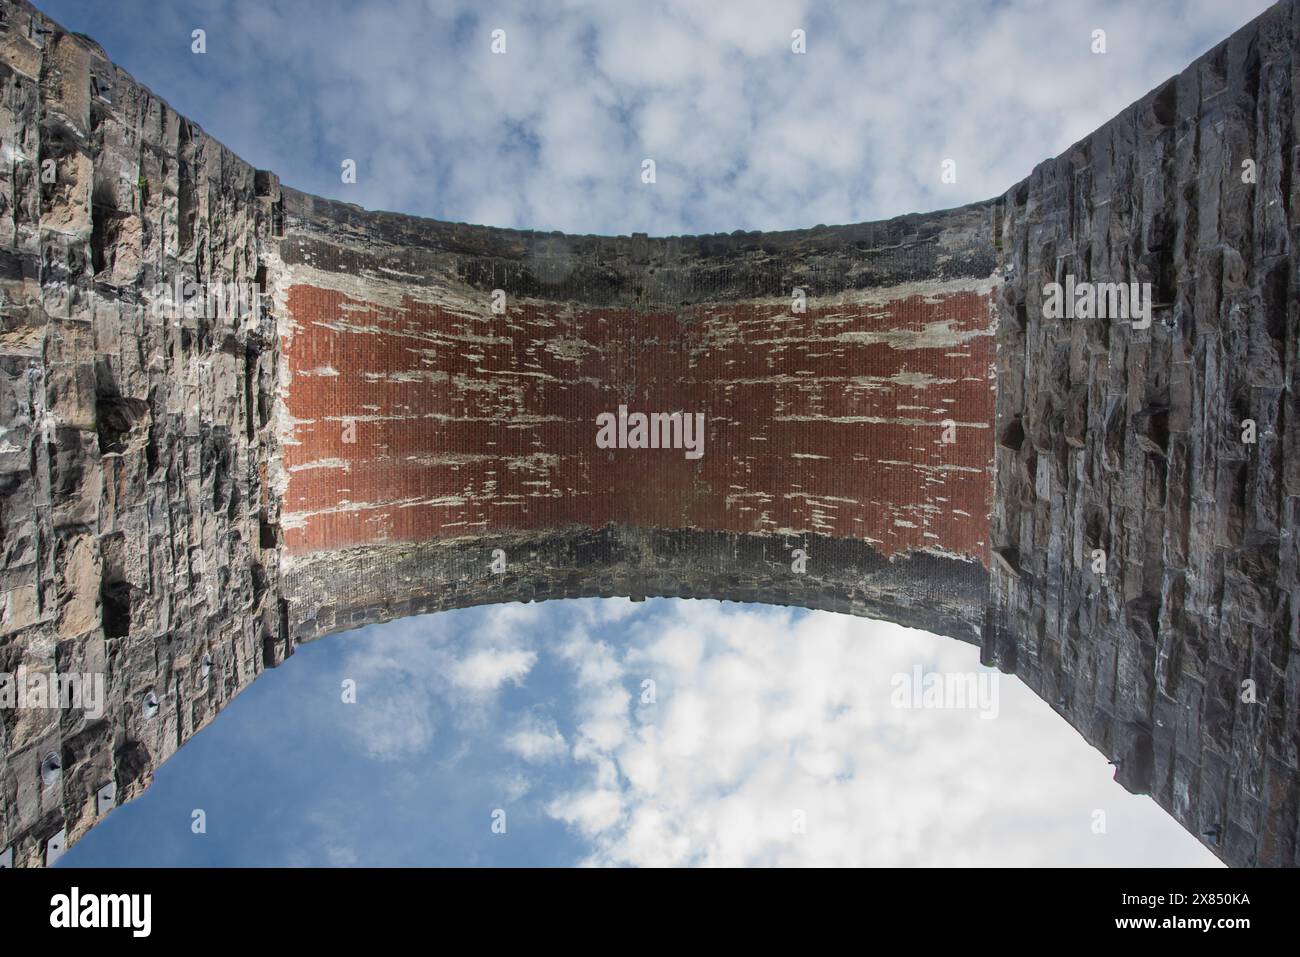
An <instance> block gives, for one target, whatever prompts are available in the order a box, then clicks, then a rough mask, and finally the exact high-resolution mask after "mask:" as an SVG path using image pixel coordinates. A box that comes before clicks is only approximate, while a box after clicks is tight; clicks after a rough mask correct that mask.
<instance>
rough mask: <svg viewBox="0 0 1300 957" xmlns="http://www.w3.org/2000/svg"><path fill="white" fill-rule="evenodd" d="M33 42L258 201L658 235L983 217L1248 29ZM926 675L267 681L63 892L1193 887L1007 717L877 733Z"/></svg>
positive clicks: (104, 838)
mask: <svg viewBox="0 0 1300 957" xmlns="http://www.w3.org/2000/svg"><path fill="white" fill-rule="evenodd" d="M41 6H42V9H44V10H45V11H46V12H48V13H49V14H50V15H51V16H53V17H54V18H56V19H57V20H59V21H60V22H62V23H63V24H64V25H65V26H66V27H68V28H69V29H72V30H77V31H79V32H83V33H86V34H88V35H90V36H92V37H94V38H95V39H97V40H98V41H100V42H101V43H102V44H103V45H104V47H105V48H106V49H107V51H108V53H109V55H110V56H111V57H112V58H113V59H114V60H115V61H116V62H117V63H119V64H120V65H122V66H123V67H124V68H125V69H127V70H128V71H130V72H131V73H132V74H134V76H135V77H136V78H137V79H138V80H140V81H141V82H143V83H144V84H146V85H148V86H149V87H151V88H152V89H153V90H154V91H155V92H157V93H159V94H160V95H162V96H164V97H165V98H166V99H167V100H168V101H169V102H170V103H171V104H172V105H173V106H174V107H175V108H177V109H178V110H180V111H181V112H182V113H184V114H186V115H188V116H189V117H191V118H192V119H194V120H196V121H197V122H199V123H200V124H201V125H202V126H203V127H204V129H206V130H207V131H208V132H209V133H211V134H212V135H214V136H215V137H217V138H218V139H220V140H221V141H223V142H224V143H226V144H227V145H228V146H230V147H231V148H232V149H233V150H235V151H236V152H237V153H239V154H240V155H241V156H243V157H244V158H245V159H246V160H248V161H249V162H251V163H253V164H255V165H257V166H259V167H262V168H267V169H273V170H275V171H276V172H278V173H279V174H280V176H281V178H282V180H283V181H284V182H285V183H286V184H287V185H290V186H294V187H296V188H299V189H303V190H306V191H308V192H313V193H317V194H320V195H324V196H330V197H334V198H338V199H343V200H346V201H349V202H354V203H358V204H360V205H363V206H367V207H370V208H378V209H391V210H399V211H404V212H410V213H417V214H423V215H428V216H433V217H437V218H440V219H447V220H457V221H465V222H475V223H487V224H491V225H497V226H515V227H530V228H538V229H545V230H551V229H560V230H564V231H568V232H590V233H629V232H647V233H650V234H652V235H656V234H657V235H669V234H674V233H696V232H715V231H722V232H727V231H731V230H734V229H775V228H795V227H802V226H811V225H815V224H818V223H844V222H853V221H859V220H869V219H880V218H885V217H889V216H893V215H898V214H902V213H908V212H914V211H924V210H932V209H938V208H944V207H949V206H955V205H960V204H962V203H966V202H971V201H975V200H981V199H985V198H988V197H990V196H993V195H995V194H998V193H1001V192H1003V191H1004V190H1006V189H1007V188H1008V187H1009V186H1011V185H1012V184H1013V183H1015V182H1016V181H1018V180H1019V179H1021V178H1023V177H1024V176H1025V175H1027V174H1028V173H1029V172H1030V170H1031V169H1032V168H1033V166H1034V164H1035V163H1037V162H1038V161H1040V160H1042V159H1043V158H1045V157H1048V156H1051V155H1054V154H1057V153H1059V152H1061V151H1062V150H1064V149H1066V148H1067V147H1068V146H1069V145H1070V144H1071V143H1073V142H1074V141H1076V140H1078V139H1079V138H1081V137H1082V136H1084V135H1086V134H1087V133H1088V132H1090V131H1091V130H1092V129H1094V128H1095V127H1097V126H1098V125H1100V124H1101V123H1103V122H1104V121H1105V120H1106V119H1108V118H1109V117H1111V116H1112V115H1114V114H1115V113H1116V112H1118V111H1119V110H1121V109H1122V108H1123V107H1124V106H1126V105H1127V104H1129V103H1130V102H1132V101H1133V100H1135V99H1137V98H1138V97H1139V96H1141V95H1142V94H1143V93H1145V92H1146V91H1147V90H1149V89H1151V88H1153V87H1154V86H1156V85H1158V84H1159V83H1160V82H1162V81H1163V80H1165V79H1166V78H1167V77H1169V76H1170V75H1172V74H1174V73H1176V72H1178V71H1179V70H1180V69H1181V68H1182V67H1183V66H1185V65H1186V64H1187V63H1188V62H1189V61H1190V60H1192V59H1193V58H1194V57H1195V56H1197V55H1199V54H1200V53H1202V52H1204V51H1205V50H1206V49H1208V48H1209V47H1210V46H1212V45H1213V44H1214V43H1215V42H1217V41H1218V40H1219V39H1221V38H1223V37H1224V36H1226V35H1227V34H1228V33H1230V32H1231V31H1233V30H1234V29H1236V28H1238V27H1240V26H1241V25H1242V24H1244V23H1245V22H1247V21H1248V20H1249V19H1251V18H1252V17H1254V16H1255V15H1257V14H1258V13H1259V12H1261V11H1262V10H1263V9H1264V8H1265V7H1266V6H1267V4H1266V3H1264V2H1262V0H1239V2H1235V3H1224V2H1222V0H1189V2H1186V3H1180V2H1168V0H1164V2H1161V0H1149V2H1140V3H1139V2H1131V3H1114V2H1112V3H1096V2H1082V0H1080V2H1071V3H1054V2H1046V0H1043V2H1034V0H1024V2H1017V3H1007V2H991V3H979V2H972V0H960V2H956V0H955V2H951V3H928V2H912V3H866V2H863V3H844V4H839V5H832V4H827V3H816V2H781V3H766V2H745V3H739V2H737V3H724V2H710V3H699V2H684V0H683V2H671V0H666V2H653V0H644V2H631V0H628V2H623V3H594V2H593V3H581V2H556V3H551V4H547V5H545V6H546V8H545V12H542V10H541V9H539V8H540V7H541V6H542V5H540V4H533V3H522V2H521V3H515V4H502V3H493V2H469V0H465V2H446V3H444V2H437V0H370V2H366V3H364V4H363V3H357V2H352V3H345V2H330V0H324V2H321V0H310V2H309V0H301V2H293V0H278V2H276V0H212V2H204V3H198V2H185V0H174V2H169V3H167V4H158V3H157V2H156V0H119V2H116V3H111V4H108V3H103V2H100V0H45V2H43V3H42V4H41ZM196 29H202V30H204V31H205V42H206V51H207V52H206V53H203V54H196V53H194V52H192V43H193V41H192V33H193V31H194V30H196ZM497 30H502V31H504V40H505V52H504V53H502V54H494V53H493V52H492V43H493V32H494V31H497ZM795 30H802V31H804V35H805V36H806V50H807V52H806V53H804V54H802V55H800V54H795V53H794V52H792V50H791V42H792V40H791V35H792V32H793V31H795ZM1097 30H1104V31H1105V42H1106V52H1105V53H1101V54H1099V53H1094V52H1092V46H1093V43H1094V39H1093V38H1094V31H1097ZM348 159H351V160H354V161H355V163H356V164H357V171H358V173H357V182H356V183H355V184H344V183H343V182H342V181H341V176H340V171H341V164H342V162H343V161H344V160H348ZM645 159H653V160H654V161H655V164H656V172H657V177H656V182H655V183H654V184H653V185H647V184H644V183H642V181H641V176H640V173H641V169H642V163H643V161H644V160H645ZM945 160H952V161H953V162H954V163H955V169H956V173H957V177H956V182H954V183H945V182H943V181H942V180H941V172H942V164H943V162H944V161H945ZM917 665H921V666H922V667H923V668H924V669H927V670H931V669H937V670H941V671H948V672H953V673H974V672H979V671H980V669H979V666H978V663H977V656H976V652H975V649H974V648H971V647H969V646H965V645H961V644H959V643H956V642H952V641H948V640H946V639H939V638H935V637H933V636H928V635H924V634H920V633H917V632H908V631H905V630H903V629H898V628H894V627H892V626H888V625H884V624H881V623H876V622H866V621H860V620H854V619H849V618H843V617H837V616H834V615H828V614H823V613H806V612H796V611H790V610H786V609H773V608H757V607H752V608H751V607H744V606H737V605H731V604H717V603H713V602H672V601H649V602H646V603H644V604H638V605H632V604H630V603H627V602H624V601H618V600H613V601H607V602H600V601H589V602H567V603H559V604H557V603H550V604H546V605H540V606H511V607H502V608H487V609H473V610H466V611H462V612H456V613H452V614H446V615H441V616H436V617H431V618H418V619H411V620H408V621H404V622H398V623H395V624H392V625H387V626H382V627H372V628H367V629H364V630H362V631H360V632H355V633H351V634H348V635H345V636H339V637H335V638H330V639H326V640H324V641H320V642H317V643H315V644H313V645H309V646H306V647H304V648H302V649H300V651H299V653H298V654H297V655H296V656H295V657H294V658H293V659H292V661H291V663H290V664H289V665H287V666H286V667H283V668H281V669H278V670H276V671H274V672H271V673H269V674H267V675H266V676H264V677H263V678H262V679H260V680H259V681H258V682H257V683H256V684H255V685H254V686H253V687H252V688H251V689H250V690H249V691H247V692H246V693H245V694H244V695H243V696H241V698H240V699H238V701H237V702H236V703H235V704H234V705H232V707H231V708H230V709H229V710H228V712H227V713H226V714H225V715H224V716H223V717H222V719H221V720H220V721H218V722H216V723H215V724H214V725H213V726H212V727H211V728H209V729H208V730H206V731H204V732H203V733H201V734H200V735H198V736H197V737H196V738H195V739H194V740H193V741H192V742H191V743H190V744H189V745H187V747H186V748H185V749H184V750H183V751H182V752H181V753H180V754H179V755H178V756H176V757H175V758H173V759H172V760H171V761H170V762H169V763H168V764H166V765H165V766H164V767H163V768H162V769H161V771H160V772H159V774H158V777H157V781H156V783H155V785H154V787H153V788H152V789H151V790H150V791H149V792H148V793H147V794H146V795H145V796H144V797H143V798H141V799H139V800H137V801H136V802H134V803H133V804H131V805H128V806H125V807H122V808H119V809H118V810H116V811H114V812H113V814H112V815H111V816H110V817H109V818H108V820H107V821H105V822H104V823H103V824H102V825H101V826H100V827H99V828H97V829H96V830H95V831H94V832H92V833H91V835H90V836H89V837H87V838H86V839H85V840H84V841H83V842H82V843H81V844H80V845H78V846H77V847H76V848H74V849H73V850H72V851H71V852H70V853H69V855H68V856H67V857H66V858H65V863H67V864H99V863H147V864H171V863H176V864H183V863H215V864H284V863H293V864H353V863H356V864H466V863H470V864H486V863H512V864H543V863H544V864H556V863H578V862H583V863H597V864H605V863H612V864H678V863H681V864H770V863H791V864H808V863H820V864H990V863H991V864H1026V865H1043V864H1071V863H1077V864H1098V865H1108V864H1170V865H1180V864H1212V863H1213V858H1212V857H1211V856H1210V855H1209V854H1208V852H1206V851H1204V850H1203V849H1202V848H1201V847H1200V846H1199V845H1198V844H1197V842H1196V841H1195V840H1193V839H1192V838H1191V837H1190V836H1189V835H1187V834H1185V833H1184V832H1183V831H1182V830H1181V829H1180V828H1179V827H1178V826H1177V825H1176V824H1174V823H1173V822H1172V821H1171V820H1169V819H1168V818H1167V817H1166V816H1165V815H1164V814H1163V812H1161V811H1159V810H1158V809H1157V808H1156V807H1155V806H1154V805H1153V804H1152V803H1151V802H1149V801H1147V800H1146V799H1142V798H1136V797H1132V796H1130V795H1128V794H1127V793H1126V792H1124V791H1123V790H1122V789H1121V788H1119V786H1118V785H1116V784H1114V783H1113V782H1112V781H1111V779H1110V774H1111V771H1110V769H1109V768H1108V766H1107V765H1106V762H1105V761H1104V759H1103V758H1102V757H1101V756H1100V755H1098V754H1097V753H1096V752H1094V751H1093V750H1092V749H1091V748H1089V747H1088V746H1087V745H1085V744H1084V743H1083V741H1082V740H1081V739H1080V738H1079V737H1078V735H1077V734H1075V733H1074V732H1073V731H1072V730H1071V729H1070V728H1069V727H1068V726H1066V725H1065V724H1064V723H1063V722H1061V721H1060V720H1059V719H1058V718H1056V717H1055V716H1054V715H1053V713H1052V712H1051V710H1050V709H1049V708H1048V707H1047V706H1046V705H1044V704H1043V703H1042V702H1039V701H1038V700H1037V699H1036V698H1034V697H1033V696H1032V695H1030V694H1029V693H1028V692H1026V691H1025V690H1024V689H1023V688H1021V687H1020V686H1018V685H1017V684H1016V683H1015V682H1014V681H1012V680H1009V679H1006V680H1002V681H1001V682H1000V683H999V684H998V685H997V688H998V709H997V716H996V718H991V719H989V718H985V717H983V716H982V715H983V714H984V713H987V710H986V711H985V712H981V711H980V710H979V709H966V710H943V709H908V708H898V707H893V706H891V701H890V691H891V683H890V682H891V678H892V676H893V675H895V674H897V673H911V671H912V669H913V668H914V667H915V666H917ZM988 677H991V676H988ZM988 677H986V679H985V680H988ZM345 679H350V680H353V681H356V682H357V689H358V690H357V694H358V697H357V701H356V703H355V704H345V703H343V702H342V701H341V700H340V685H341V682H343V681H344V680H345ZM646 680H650V681H653V682H654V685H653V688H654V699H655V700H654V702H653V703H649V704H647V703H643V695H644V691H643V683H644V682H645V681H646ZM195 809H203V810H204V811H205V814H206V824H207V830H206V833H205V834H201V835H200V834H194V833H192V828H191V821H192V816H193V811H194V810H195ZM498 810H500V811H504V812H505V814H504V823H505V833H494V831H493V829H492V825H493V823H494V820H497V822H498V829H499V828H500V816H498V818H496V819H494V817H493V812H494V811H498ZM1099 812H1101V813H1102V814H1103V815H1104V818H1099V817H1098V813H1099ZM1102 820H1104V830H1099V828H1098V822H1099V821H1102Z"/></svg>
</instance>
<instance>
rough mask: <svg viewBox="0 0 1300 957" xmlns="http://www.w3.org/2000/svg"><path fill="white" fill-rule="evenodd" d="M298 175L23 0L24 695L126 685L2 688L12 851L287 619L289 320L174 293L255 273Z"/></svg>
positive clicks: (18, 471) (56, 839) (2, 301)
mask: <svg viewBox="0 0 1300 957" xmlns="http://www.w3.org/2000/svg"><path fill="white" fill-rule="evenodd" d="M274 185H275V184H274V180H273V178H269V177H265V176H259V175H258V174H256V173H255V171H254V170H253V169H252V168H251V167H249V166H248V164H246V163H244V162H242V161H241V160H239V159H238V158H237V157H235V156H234V155H232V154H231V153H230V151H229V150H227V149H225V148H224V147H223V146H221V145H220V144H219V143H217V142H215V141H214V140H212V139H211V138H210V137H208V136H206V135H205V134H204V133H203V132H202V131H201V130H199V129H198V128H197V127H196V126H195V125H194V124H192V123H190V122H189V121H188V120H186V119H185V118H184V117H181V116H179V115H177V114H176V113H175V112H174V111H172V110H171V109H169V108H168V107H167V105H166V104H165V103H163V102H162V101H161V100H159V99H158V98H157V97H155V96H154V95H153V94H151V93H150V92H149V91H148V90H145V89H143V88H142V87H140V86H139V85H138V84H136V83H135V82H134V81H132V80H131V78H130V77H128V76H127V75H126V74H124V73H122V72H121V71H120V70H118V69H117V68H116V67H114V66H113V65H112V64H111V63H109V61H108V59H107V57H106V56H105V54H104V52H103V50H101V49H100V48H99V47H98V46H97V45H96V44H95V43H93V42H92V41H89V40H87V39H86V38H84V37H80V36H76V35H72V34H69V33H67V32H66V31H64V30H62V29H61V28H59V27H58V26H57V25H56V24H54V23H52V22H51V21H49V20H47V19H46V18H44V17H42V16H41V15H40V14H39V13H37V12H36V11H35V10H33V9H32V8H30V7H27V6H26V5H23V4H18V3H5V4H3V5H2V6H0V673H3V674H5V675H9V676H12V677H10V678H8V683H9V685H10V686H9V687H8V688H4V687H0V696H3V695H4V694H5V693H6V692H8V693H9V694H14V693H15V691H16V690H17V689H16V688H15V687H14V685H16V683H17V682H18V681H19V680H20V678H19V677H18V676H19V675H20V674H23V672H25V673H26V676H27V680H30V675H31V674H34V673H37V674H40V673H43V674H48V673H51V672H58V673H61V674H70V673H76V674H83V673H86V674H100V675H103V676H104V679H105V686H104V693H105V697H106V701H105V703H104V704H103V708H102V711H103V713H102V715H101V716H96V715H95V714H93V713H92V714H89V715H88V714H87V711H88V710H89V711H91V712H94V711H98V710H99V709H98V708H94V707H93V705H92V706H91V707H90V708H86V707H82V708H64V709H45V708H32V707H27V708H15V707H13V705H12V704H10V705H9V706H8V707H5V708H0V864H3V865H8V864H13V865H37V864H41V863H48V862H50V861H52V860H54V859H56V858H57V857H58V855H59V853H60V852H61V849H62V848H65V847H67V846H68V845H70V844H71V843H72V842H74V841H75V840H77V838H78V837H80V836H81V835H82V834H84V833H85V832H86V830H87V829H88V828H90V827H91V826H92V825H93V824H94V823H95V822H96V821H97V820H98V819H99V818H100V817H102V815H104V814H105V813H107V812H108V811H109V810H111V808H112V807H113V806H114V805H115V804H117V803H121V802H123V801H126V800H129V799H130V798H132V797H134V796H135V795H136V794H138V793H140V791H141V790H143V789H144V788H145V787H146V786H147V785H148V784H149V782H150V780H151V778H152V773H153V769H154V767H156V766H157V764H158V763H160V762H161V761H164V760H165V759H166V758H167V757H168V756H169V755H170V754H172V753H173V752H174V751H175V750H176V749H177V748H178V747H179V746H180V745H181V744H183V743H184V742H185V741H186V740H187V739H188V738H189V737H190V736H191V735H193V734H194V733H195V732H196V731H198V730H199V729H200V728H202V727H203V726H204V725H206V724H207V723H208V722H209V721H211V720H212V718H213V717H214V716H215V715H216V714H217V712H218V711H219V710H220V709H221V708H222V707H223V706H224V705H225V704H226V703H227V702H228V701H229V700H230V699H231V698H232V697H233V696H234V695H235V694H236V693H238V692H239V690H240V689H241V688H243V687H244V686H245V685H247V684H248V682H250V681H251V680H252V679H253V678H254V677H256V675H257V674H258V673H259V672H260V671H261V670H262V667H263V657H264V644H266V643H268V642H269V643H270V644H271V645H274V641H275V640H276V638H277V637H278V635H279V629H280V609H279V603H278V597H277V596H278V592H279V588H278V577H279V566H278V559H277V549H278V539H277V533H276V530H275V523H276V520H277V519H276V513H275V502H274V500H273V499H271V498H270V497H269V496H268V495H267V494H266V489H265V482H264V479H263V476H264V475H265V473H266V469H267V465H268V462H269V461H270V459H271V456H272V453H273V451H274V440H275V432H274V428H273V424H272V422H271V410H272V405H273V402H274V396H275V392H274V381H275V374H276V362H277V348H278V343H277V339H276V337H275V335H274V334H273V329H274V322H273V319H272V317H271V316H269V315H268V316H266V317H265V320H264V321H263V322H261V323H260V324H258V323H255V322H242V323H230V322H225V323H223V322H220V321H209V320H204V319H181V320H172V319H168V318H160V317H158V316H155V315H154V311H153V310H152V309H151V304H152V300H151V298H150V292H151V291H152V290H153V287H154V286H155V284H159V283H167V284H170V283H173V282H174V281H175V279H176V278H177V277H185V278H187V279H194V280H198V281H200V282H205V283H216V282H242V283H253V282H255V281H256V279H257V275H258V272H259V269H260V266H259V262H258V253H259V248H260V236H261V235H262V234H263V232H264V229H263V227H264V220H266V219H267V218H268V217H267V216H265V215H264V214H265V212H266V207H267V203H266V202H264V200H263V199H262V198H260V197H259V191H262V192H265V191H267V190H270V189H273V188H274ZM272 650H273V649H272ZM20 668H21V669H23V672H20ZM4 680H5V679H0V681H4ZM83 703H87V702H84V700H83Z"/></svg>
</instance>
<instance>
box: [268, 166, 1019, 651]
mask: <svg viewBox="0 0 1300 957" xmlns="http://www.w3.org/2000/svg"><path fill="white" fill-rule="evenodd" d="M282 195H283V203H284V222H285V234H284V237H283V239H282V240H281V242H280V244H279V261H278V263H277V264H276V270H275V271H276V273H277V274H278V275H279V276H280V279H279V281H278V282H277V284H276V308H277V314H279V315H283V316H284V317H285V321H284V322H282V324H281V329H282V334H281V339H280V345H281V356H282V361H281V382H280V389H281V392H282V396H283V412H284V419H283V425H282V428H281V431H280V442H281V445H280V448H281V452H282V455H281V463H282V472H281V475H280V478H279V481H278V487H279V489H280V491H281V527H282V529H283V542H284V555H283V558H282V567H283V568H284V571H285V593H286V595H287V596H288V597H289V618H290V629H291V633H292V637H293V638H294V639H295V640H301V639H304V638H311V637H314V636H316V635H318V634H323V633H327V632H329V631H334V630H338V629H339V628H346V627H352V626H354V625H355V624H357V623H359V622H361V621H371V620H375V619H378V618H387V617H392V616H399V615H403V614H410V613H414V612H418V611H431V610H436V609H439V608H446V607H455V606H458V605H465V604H475V603H479V602H490V601H501V600H512V599H530V598H540V597H559V596H572V595H633V596H638V597H644V596H650V595H687V596H696V597H714V598H730V599H742V600H753V601H774V602H785V603H792V604H799V605H808V606H812V607H826V608H833V609H837V610H842V611H852V612H856V613H858V614H872V615H877V616H881V617H888V618H892V619H895V620H900V621H903V622H906V623H908V624H913V625H916V626H918V627H924V628H928V629H929V630H932V631H938V632H941V633H944V634H950V635H953V636H955V637H961V638H965V639H966V640H969V641H978V638H979V630H980V626H981V625H982V623H983V616H984V601H985V595H986V593H987V590H988V587H987V570H986V569H987V565H988V556H989V537H988V528H989V513H990V497H991V491H992V486H991V464H992V451H993V439H992V434H993V430H992V427H991V426H992V419H993V403H994V382H993V371H994V352H995V349H994V336H993V329H994V299H993V292H994V290H995V289H996V288H997V286H998V284H999V280H998V279H997V278H996V277H995V276H994V271H995V264H996V257H995V251H994V248H993V243H992V241H991V238H990V237H991V228H990V223H991V216H992V207H991V205H990V204H983V205H980V206H975V207H970V208H967V209H961V210H955V211H953V212H950V213H941V214H936V215H929V216H912V217H905V218H902V219H899V220H893V221H890V222H888V223H879V224H866V225H861V226H848V227H834V228H819V229H816V230H806V231H800V232H791V233H768V234H748V235H745V234H738V235H733V236H726V237H722V236H716V237H684V238H683V237H678V238H671V239H648V238H645V237H632V238H608V237H593V236H589V237H567V236H560V235H552V236H546V235H541V234H527V233H517V232H512V231H508V230H497V229H486V228H480V227H464V226H449V225H446V224H438V223H430V222H428V221H422V220H416V219H412V218H408V217H399V216H392V215H384V216H377V215H374V214H370V213H365V212H363V211H360V210H357V209H355V208H353V207H348V206H344V205H342V204H337V203H331V202H328V201H325V200H321V199H318V198H315V197H310V196H305V195H303V194H299V193H295V192H292V191H290V190H287V189H285V190H283V193H282ZM795 289H802V290H805V292H806V294H807V303H806V307H804V308H803V311H798V310H797V309H796V308H795V307H794V300H793V290H795ZM494 290H500V291H501V292H502V293H504V296H505V298H504V310H503V312H502V313H501V314H494V312H493V291H494ZM620 406H624V407H626V408H627V409H628V410H630V411H637V410H640V411H647V412H648V411H657V412H673V411H680V412H683V413H686V414H695V413H700V414H702V415H703V417H704V418H703V422H704V434H705V439H704V445H703V449H702V452H703V454H702V455H701V456H700V457H698V458H688V457H687V456H686V455H685V453H684V451H682V450H678V449H618V450H610V449H601V448H598V447H597V445H596V431H597V426H596V421H597V417H598V416H599V415H600V414H601V413H602V412H612V413H617V410H618V409H619V407H620ZM497 548H500V549H501V550H502V551H503V552H504V553H505V556H506V558H505V561H506V569H505V571H504V573H501V574H495V573H493V572H492V570H491V565H492V553H493V550H494V549H497ZM796 548H798V549H802V550H803V551H804V553H805V555H807V557H808V562H807V567H806V571H803V572H799V573H796V572H795V571H793V570H792V569H793V568H794V567H795V559H794V557H793V556H792V552H793V550H794V549H796Z"/></svg>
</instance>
